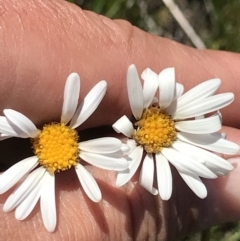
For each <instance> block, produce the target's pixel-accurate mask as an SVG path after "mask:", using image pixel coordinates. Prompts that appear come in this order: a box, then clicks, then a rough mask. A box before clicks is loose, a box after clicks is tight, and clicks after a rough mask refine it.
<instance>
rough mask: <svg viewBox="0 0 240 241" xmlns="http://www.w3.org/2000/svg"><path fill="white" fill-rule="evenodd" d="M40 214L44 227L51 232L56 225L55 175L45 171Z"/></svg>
mask: <svg viewBox="0 0 240 241" xmlns="http://www.w3.org/2000/svg"><path fill="white" fill-rule="evenodd" d="M40 207H41V214H42V219H43V223H44V226H45V228H46V229H47V231H48V232H53V231H54V230H55V227H56V221H57V214H56V200H55V175H54V174H50V173H49V172H45V174H44V177H43V180H42V186H41V197H40Z"/></svg>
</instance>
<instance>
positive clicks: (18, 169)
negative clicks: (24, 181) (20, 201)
mask: <svg viewBox="0 0 240 241" xmlns="http://www.w3.org/2000/svg"><path fill="white" fill-rule="evenodd" d="M37 161H38V158H37V157H36V156H32V157H28V158H26V159H24V160H22V161H20V162H18V163H16V164H15V165H13V166H12V167H10V168H9V169H8V170H7V171H5V172H4V173H3V174H2V175H0V194H2V193H5V192H6V191H7V190H9V189H10V188H11V187H12V186H14V185H15V184H16V183H17V182H18V181H19V180H20V179H21V178H22V177H23V176H24V175H25V174H26V173H28V172H30V171H31V170H32V169H33V168H34V167H36V166H37V164H38V163H37Z"/></svg>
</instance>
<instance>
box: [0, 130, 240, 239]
mask: <svg viewBox="0 0 240 241" xmlns="http://www.w3.org/2000/svg"><path fill="white" fill-rule="evenodd" d="M224 132H226V133H227V135H228V139H229V140H231V141H236V142H237V143H239V144H240V140H239V134H240V131H239V130H236V129H233V128H224ZM231 162H232V163H233V165H236V163H237V164H238V163H239V162H240V160H239V159H238V160H232V161H231ZM86 168H87V169H88V170H89V171H90V172H91V173H92V174H93V176H94V177H95V179H96V181H97V182H98V185H99V187H100V189H101V191H102V196H103V200H102V201H101V202H100V203H93V202H92V201H91V200H89V199H88V197H87V196H86V194H85V193H84V191H83V190H82V188H81V186H80V183H79V181H78V179H77V177H76V175H75V173H74V171H73V170H71V171H67V172H62V173H60V174H59V175H57V180H56V202H57V216H58V219H57V220H58V221H57V223H58V224H57V228H56V230H55V232H54V233H53V234H49V233H48V232H46V231H45V230H44V226H43V224H42V218H41V216H40V210H39V205H38V204H37V206H36V207H35V209H34V211H33V213H32V214H31V215H30V216H29V217H28V218H27V219H26V220H25V221H22V222H20V221H17V220H16V219H15V218H14V212H11V213H9V214H4V213H3V212H2V211H0V217H1V219H0V221H1V222H0V229H1V230H3V232H2V233H1V237H2V238H3V239H4V238H6V237H7V238H8V240H10V241H11V240H15V239H16V237H18V236H19V235H23V236H24V237H25V239H34V240H42V239H43V238H44V239H46V240H47V239H50V238H52V237H53V236H54V238H55V239H56V240H58V239H63V240H75V239H79V240H99V239H108V240H116V241H117V240H128V239H130V240H131V239H132V240H146V239H147V238H149V239H152V240H156V239H159V240H176V239H179V237H181V236H185V235H187V234H189V232H194V231H199V230H202V229H205V228H209V227H211V226H212V225H215V224H219V223H223V222H229V221H235V220H237V219H239V218H240V192H239V191H238V183H239V182H240V180H239V179H240V175H239V172H240V169H239V168H238V167H237V168H236V169H235V170H234V171H233V172H231V173H230V174H229V175H227V176H226V177H219V178H218V179H215V180H207V179H203V181H204V183H205V185H206V187H207V190H208V196H207V198H206V199H203V200H202V199H199V198H198V197H197V196H195V194H194V193H193V192H192V191H191V190H190V189H189V188H188V187H187V185H186V184H185V183H184V181H183V180H182V179H181V177H180V176H179V174H178V173H177V171H176V169H174V168H173V167H172V168H171V170H172V173H173V193H172V197H171V198H170V200H169V201H162V200H161V199H160V197H159V195H157V196H153V195H151V194H150V193H148V192H147V191H146V190H145V189H144V188H142V187H141V186H140V185H139V183H138V181H137V180H138V178H139V177H138V175H139V173H138V174H137V175H136V177H134V178H133V179H132V180H131V181H130V182H129V183H128V184H127V185H126V186H124V187H122V188H116V187H115V180H116V177H115V173H114V172H110V171H104V170H100V169H99V168H94V167H91V166H86ZM12 191H13V190H10V192H8V193H6V194H4V195H1V196H0V203H1V205H3V203H4V202H5V200H6V198H7V196H8V195H9V194H10V193H11V192H12ZM0 210H2V209H0ZM9 223H10V224H11V225H9ZM12 227H14V231H13V230H12ZM36 227H37V230H38V231H37V232H33V230H36ZM39 233H40V234H41V235H38V234H39Z"/></svg>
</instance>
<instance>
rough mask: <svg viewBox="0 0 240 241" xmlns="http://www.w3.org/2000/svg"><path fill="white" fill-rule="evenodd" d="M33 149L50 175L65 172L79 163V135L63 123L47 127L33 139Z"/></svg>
mask: <svg viewBox="0 0 240 241" xmlns="http://www.w3.org/2000/svg"><path fill="white" fill-rule="evenodd" d="M33 148H34V152H35V154H36V155H37V157H38V159H39V163H40V165H42V166H43V167H45V168H46V169H47V170H48V171H49V172H50V173H55V172H60V171H65V170H67V169H70V168H71V167H72V166H75V165H76V164H77V162H78V154H79V149H78V133H77V131H75V130H73V129H71V128H70V127H68V126H66V125H64V124H63V123H53V124H49V125H45V126H44V127H43V130H42V131H41V132H40V134H39V135H38V136H37V137H36V138H34V139H33Z"/></svg>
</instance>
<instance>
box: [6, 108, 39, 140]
mask: <svg viewBox="0 0 240 241" xmlns="http://www.w3.org/2000/svg"><path fill="white" fill-rule="evenodd" d="M3 112H4V115H5V116H6V117H7V120H8V121H9V122H10V124H11V126H12V128H13V129H14V131H15V132H16V133H17V134H18V136H19V137H20V136H21V135H22V132H23V133H24V134H25V135H23V136H24V137H31V138H34V137H36V136H37V135H38V133H39V130H38V129H37V128H36V126H35V125H34V124H33V122H32V121H31V120H30V119H28V118H27V117H26V116H25V115H23V114H21V113H20V112H17V111H15V110H11V109H5V110H3ZM19 129H20V130H19Z"/></svg>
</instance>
